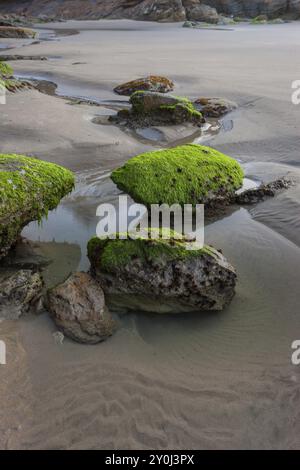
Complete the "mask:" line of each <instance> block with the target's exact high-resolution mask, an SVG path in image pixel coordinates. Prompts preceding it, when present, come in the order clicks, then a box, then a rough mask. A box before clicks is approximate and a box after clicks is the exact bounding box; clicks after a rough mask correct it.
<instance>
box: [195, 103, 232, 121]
mask: <svg viewBox="0 0 300 470" xmlns="http://www.w3.org/2000/svg"><path fill="white" fill-rule="evenodd" d="M194 104H195V106H196V108H197V109H199V111H200V112H201V113H202V114H203V116H204V117H206V118H220V117H222V116H225V114H228V113H230V112H231V111H233V110H234V109H236V108H237V104H236V103H234V102H233V101H229V100H225V99H223V98H198V99H197V100H196V101H194Z"/></svg>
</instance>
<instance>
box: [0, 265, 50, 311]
mask: <svg viewBox="0 0 300 470" xmlns="http://www.w3.org/2000/svg"><path fill="white" fill-rule="evenodd" d="M42 288H43V280H42V277H41V275H40V273H38V272H34V271H32V270H31V269H21V270H18V271H15V270H14V271H8V272H7V271H0V318H2V319H6V320H16V319H18V318H19V317H20V316H21V315H23V314H24V313H26V312H28V311H30V310H31V309H32V310H35V309H36V308H37V305H38V301H39V299H40V297H41V293H42Z"/></svg>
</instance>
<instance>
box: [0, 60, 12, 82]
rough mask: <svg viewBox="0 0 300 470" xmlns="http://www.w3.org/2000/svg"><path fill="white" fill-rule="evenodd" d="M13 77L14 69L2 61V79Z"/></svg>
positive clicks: (0, 72)
mask: <svg viewBox="0 0 300 470" xmlns="http://www.w3.org/2000/svg"><path fill="white" fill-rule="evenodd" d="M12 75H13V69H12V67H11V66H10V65H9V64H7V63H6V62H3V61H0V78H2V79H5V78H10V77H11V76H12Z"/></svg>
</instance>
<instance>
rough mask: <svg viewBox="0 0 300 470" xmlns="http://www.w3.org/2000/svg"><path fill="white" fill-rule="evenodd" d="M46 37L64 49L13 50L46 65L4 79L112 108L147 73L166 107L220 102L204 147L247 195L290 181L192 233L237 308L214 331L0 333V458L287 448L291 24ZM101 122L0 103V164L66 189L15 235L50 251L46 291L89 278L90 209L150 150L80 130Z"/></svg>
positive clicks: (199, 320)
mask: <svg viewBox="0 0 300 470" xmlns="http://www.w3.org/2000/svg"><path fill="white" fill-rule="evenodd" d="M54 27H55V28H56V27H57V28H62V29H64V30H65V29H68V28H69V29H71V30H74V29H78V30H80V34H78V35H73V36H69V37H68V36H64V37H62V36H60V37H59V38H58V40H57V39H55V38H54V37H53V35H51V36H50V38H51V39H52V40H51V41H46V42H45V41H42V42H41V43H40V44H36V45H31V46H30V45H29V46H28V45H25V46H24V47H22V49H16V52H17V53H22V54H24V55H25V54H26V55H29V54H30V55H33V54H36V55H46V56H51V57H56V58H54V59H52V60H51V61H50V60H49V61H47V62H38V61H33V62H29V61H24V62H22V61H18V62H14V64H13V65H14V67H15V69H16V72H17V73H18V74H19V75H27V76H34V77H40V78H44V79H48V80H52V81H54V82H56V83H57V84H58V92H59V93H60V94H63V95H70V96H81V97H85V98H89V99H96V100H100V101H102V100H106V101H111V100H116V99H119V98H118V97H116V96H115V95H114V94H113V93H112V91H111V90H112V88H113V87H114V86H115V85H116V84H118V83H120V82H122V81H125V80H128V79H131V78H135V77H137V76H142V75H145V74H149V73H157V74H162V75H167V76H169V77H170V78H172V79H174V80H175V83H176V93H177V94H178V95H179V94H182V95H186V96H189V97H191V98H196V97H199V96H221V97H225V98H228V99H231V100H233V101H236V102H237V103H238V104H239V109H238V111H236V112H234V113H232V114H230V115H229V116H228V117H227V118H226V119H225V120H224V121H223V126H222V130H221V131H220V132H219V133H218V134H216V135H213V136H212V137H211V138H210V140H209V142H208V144H209V145H212V146H214V147H216V148H218V149H219V150H221V151H223V152H225V153H228V154H230V155H232V156H233V157H235V158H238V159H239V160H240V161H241V163H242V164H243V165H244V167H245V171H246V174H247V176H248V177H250V178H252V179H257V180H259V181H262V180H263V181H266V182H267V181H269V180H271V179H274V178H275V177H278V176H285V175H288V176H289V177H292V178H293V179H294V181H295V185H294V186H293V187H292V188H291V189H290V190H288V191H286V192H284V193H282V194H280V195H279V196H278V197H277V198H275V199H270V200H267V201H266V202H264V203H262V204H259V205H257V206H254V207H251V208H249V211H248V210H246V209H239V208H236V210H233V211H232V212H231V213H230V214H229V215H227V216H226V217H224V218H223V219H222V220H219V221H217V222H215V223H213V224H210V225H209V226H208V227H207V230H206V241H207V242H209V243H212V244H214V245H215V246H217V247H219V248H222V250H223V252H224V254H225V255H226V256H227V257H228V258H229V260H230V261H231V262H232V263H233V264H234V265H235V266H236V267H237V271H238V276H239V282H238V286H237V295H236V297H235V299H234V301H233V302H232V304H231V306H230V307H229V308H228V309H227V310H226V311H225V312H223V313H221V314H220V313H218V314H212V313H210V314H207V313H199V314H193V315H184V316H183V315H179V316H173V317H172V316H166V317H161V316H156V315H155V314H153V315H144V314H141V313H139V312H137V313H136V314H132V315H128V316H125V317H122V318H120V319H119V325H120V327H119V330H118V332H117V334H116V335H115V336H114V337H112V338H111V339H110V340H109V341H107V342H105V343H103V344H100V345H98V346H95V347H87V346H82V345H78V344H75V343H72V342H71V341H68V340H65V341H64V343H63V344H62V345H60V344H57V343H56V342H55V340H54V337H53V336H52V333H53V332H55V326H54V325H53V323H52V321H51V320H50V319H49V318H48V316H47V315H46V314H44V315H41V316H38V317H34V316H27V317H24V318H22V319H21V320H19V321H18V322H15V323H13V322H2V323H0V339H4V340H5V341H6V342H7V345H8V364H7V366H0V374H1V375H0V377H1V381H0V399H1V407H0V448H26V449H31V448H34V449H41V448H42V449H48V448H50V449H82V448H100V449H117V448H119V449H120V448H121V449H134V448H145V449H148V448H156V449H167V448H170V449H184V448H186V449H189V448H190V449H192V448H194V449H196V448H204V449H223V448H243V449H244V448H264V449H265V448H299V444H300V443H299V431H300V429H299V416H298V415H299V412H298V410H299V405H300V392H299V390H300V389H299V382H300V369H299V368H297V367H296V366H293V365H292V364H291V343H292V341H293V340H295V339H298V338H299V337H300V316H299V301H300V292H299V277H300V250H299V246H300V235H299V233H300V232H299V224H300V222H299V209H300V189H299V188H300V185H299V181H300V169H299V166H300V158H299V148H300V138H299V117H300V106H298V107H297V106H295V105H292V103H291V91H292V90H291V82H292V81H293V80H296V79H299V76H300V65H299V61H298V59H297V57H298V50H299V46H300V36H299V24H297V23H292V24H284V25H273V26H249V25H248V26H237V27H236V28H235V29H234V30H233V31H217V30H211V31H210V30H188V29H183V28H181V26H180V25H178V24H172V25H159V24H152V23H134V22H130V21H110V22H105V21H100V22H69V23H67V24H62V25H54ZM47 28H49V26H47ZM46 33H47V32H44V37H47V34H46ZM15 43H16V41H14V44H15ZM0 47H1V41H0ZM20 51H21V52H20ZM9 53H11V54H13V53H14V49H12V50H11V52H9ZM75 64H76V65H75ZM101 112H102V111H101V109H100V108H97V107H91V106H86V105H80V106H79V105H70V104H69V103H67V102H66V101H65V100H63V99H60V98H57V97H54V96H47V95H43V94H40V93H38V92H36V91H26V92H22V93H18V94H15V95H11V96H9V97H8V103H7V105H6V106H5V107H3V108H2V109H1V116H0V124H1V126H0V140H1V151H3V152H22V153H27V154H34V155H38V156H40V157H41V158H44V159H47V160H49V161H53V162H57V163H61V164H64V165H66V166H67V167H69V168H71V169H72V170H74V171H75V172H76V175H77V181H78V182H77V186H76V189H75V191H74V193H73V194H72V195H70V197H68V198H67V199H66V200H65V201H64V203H63V204H61V206H60V207H59V208H58V209H57V210H56V211H54V212H53V213H51V214H50V215H49V218H48V220H47V221H45V222H44V224H43V226H42V227H39V226H38V225H37V224H31V225H30V226H29V227H27V228H26V229H25V230H24V235H25V236H26V237H28V238H30V239H31V240H40V241H41V242H48V243H46V244H45V245H43V243H41V246H44V248H43V250H44V253H45V254H46V255H47V256H48V257H49V256H50V258H52V259H53V261H54V262H53V264H52V268H48V271H47V273H46V274H47V283H49V284H51V283H54V282H58V281H59V280H60V279H62V278H63V277H65V275H66V272H68V269H70V270H73V269H76V268H80V269H87V268H88V263H87V259H86V242H87V240H88V238H89V237H90V236H91V235H93V234H94V232H95V227H96V223H97V220H96V217H95V209H96V206H97V205H98V204H99V203H101V202H103V201H108V200H114V199H115V198H116V196H117V194H118V191H117V190H116V188H115V187H114V185H113V184H112V183H111V181H110V179H109V172H110V171H111V169H112V168H114V167H116V166H118V165H119V164H120V163H121V162H123V161H125V160H126V159H127V158H129V157H130V156H132V155H134V154H136V153H139V152H141V151H143V150H145V149H149V148H157V146H158V144H157V143H155V142H154V143H152V144H151V143H149V144H147V143H146V142H145V141H143V142H142V141H141V140H138V139H136V138H135V137H134V136H133V135H131V134H125V133H124V132H122V131H121V130H120V129H118V128H116V127H113V126H107V125H99V124H97V125H96V124H93V123H92V122H91V121H92V119H93V118H95V117H96V116H97V115H100V114H101ZM206 143H207V142H206ZM64 242H67V245H65V246H68V249H64V248H63V246H64V245H62V244H63V243H64ZM62 253H64V254H65V255H64V256H62ZM80 253H81V255H80Z"/></svg>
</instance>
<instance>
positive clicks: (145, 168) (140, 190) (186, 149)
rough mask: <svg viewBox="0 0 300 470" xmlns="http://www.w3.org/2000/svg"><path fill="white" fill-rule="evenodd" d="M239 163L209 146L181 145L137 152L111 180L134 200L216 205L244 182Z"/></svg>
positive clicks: (114, 173)
mask: <svg viewBox="0 0 300 470" xmlns="http://www.w3.org/2000/svg"><path fill="white" fill-rule="evenodd" d="M243 176H244V172H243V170H242V168H241V166H240V165H239V163H238V162H237V161H236V160H234V159H233V158H231V157H228V156H227V155H224V154H222V153H220V152H218V151H217V150H214V149H212V148H210V147H205V146H201V145H196V144H189V145H183V146H180V147H175V148H171V149H167V150H159V151H155V152H148V153H144V154H142V155H138V156H136V157H134V158H131V159H130V160H128V161H127V162H126V163H125V165H124V166H123V167H121V168H118V169H116V170H114V171H113V172H112V175H111V178H112V180H113V182H114V183H115V184H116V185H117V186H118V188H119V189H120V190H122V191H125V192H126V193H128V194H129V195H130V196H131V197H132V198H133V199H134V200H135V201H136V202H140V203H142V204H145V205H146V206H149V205H150V204H162V203H166V204H169V205H172V204H174V203H179V204H181V205H184V204H193V205H194V204H200V203H203V204H206V205H207V206H215V205H218V204H221V203H224V201H227V200H230V198H231V197H232V195H233V194H234V193H235V191H236V190H237V189H239V188H240V187H241V186H242V184H243Z"/></svg>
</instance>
